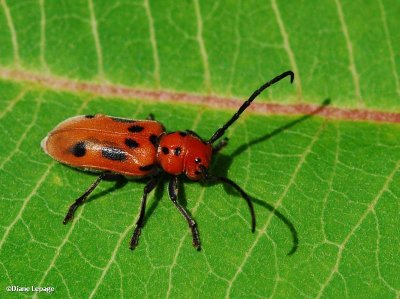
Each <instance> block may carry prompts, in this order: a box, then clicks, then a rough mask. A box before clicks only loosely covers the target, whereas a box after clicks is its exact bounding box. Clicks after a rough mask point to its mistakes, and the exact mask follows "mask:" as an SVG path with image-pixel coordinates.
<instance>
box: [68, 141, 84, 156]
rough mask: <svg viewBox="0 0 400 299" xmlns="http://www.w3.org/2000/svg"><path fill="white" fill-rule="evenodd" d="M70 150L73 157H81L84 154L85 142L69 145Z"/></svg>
mask: <svg viewBox="0 0 400 299" xmlns="http://www.w3.org/2000/svg"><path fill="white" fill-rule="evenodd" d="M70 151H71V153H72V154H73V155H74V156H75V157H83V156H84V155H85V154H86V145H85V142H83V141H81V142H78V143H77V144H75V145H73V146H72V147H71V149H70Z"/></svg>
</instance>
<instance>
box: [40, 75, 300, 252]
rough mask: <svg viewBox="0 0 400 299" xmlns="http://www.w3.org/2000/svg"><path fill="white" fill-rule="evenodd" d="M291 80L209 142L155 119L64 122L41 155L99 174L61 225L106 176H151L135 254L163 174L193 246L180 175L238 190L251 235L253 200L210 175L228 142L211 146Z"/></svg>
mask: <svg viewBox="0 0 400 299" xmlns="http://www.w3.org/2000/svg"><path fill="white" fill-rule="evenodd" d="M287 76H290V82H291V83H292V82H293V79H294V74H293V72H292V71H286V72H284V73H282V74H281V75H279V76H277V77H275V78H274V79H272V80H271V81H268V82H266V83H265V84H263V85H262V86H261V87H260V88H259V89H257V90H256V91H254V93H253V94H252V95H251V96H250V97H249V99H248V100H247V101H245V102H244V103H243V104H242V106H241V107H240V108H239V110H238V111H237V112H236V113H235V114H234V115H233V116H232V117H231V119H230V120H229V121H228V122H227V123H225V124H224V125H223V126H222V127H220V128H219V129H218V130H217V131H216V132H215V133H214V135H213V136H212V137H211V138H210V139H209V140H207V141H206V140H203V139H202V138H201V137H199V136H198V135H197V134H196V133H194V132H192V131H189V130H187V131H180V132H172V133H166V132H165V128H164V126H163V125H162V124H161V123H159V122H157V121H154V120H153V118H152V117H151V118H150V119H148V120H131V119H126V118H118V117H110V116H105V115H101V114H97V115H86V116H75V117H72V118H69V119H67V120H65V121H63V122H61V123H60V124H59V125H58V126H56V127H55V128H54V129H53V131H51V132H50V133H49V134H48V135H47V136H46V137H45V138H44V139H43V140H42V142H41V146H42V148H43V150H44V151H45V152H46V153H47V154H48V155H50V156H51V157H52V158H53V159H55V160H57V161H59V162H61V163H64V164H67V165H69V166H73V167H77V168H81V169H84V170H89V171H97V172H99V171H100V172H101V174H100V175H99V177H98V178H97V179H96V181H95V182H94V183H93V184H92V185H91V186H90V187H89V189H87V190H86V192H85V193H84V194H83V195H82V196H80V197H79V198H78V199H77V200H76V201H75V202H74V203H73V204H72V205H71V206H70V208H69V210H68V213H67V215H66V216H65V218H64V221H63V223H64V224H67V223H68V221H70V220H71V219H72V218H73V216H74V213H75V211H76V209H77V208H78V207H79V206H80V205H81V204H82V203H83V202H84V201H85V199H86V198H87V197H88V196H89V194H90V193H92V191H93V190H94V189H95V188H96V187H97V185H98V184H99V183H100V181H101V180H103V179H104V178H106V177H107V176H108V175H110V174H118V175H124V176H127V177H133V178H139V177H147V176H149V177H150V180H149V182H148V183H147V184H146V186H145V187H144V193H143V197H142V201H141V208H140V213H139V216H138V219H137V221H136V227H135V229H134V232H133V236H132V239H131V241H130V248H131V249H135V247H136V246H137V245H138V241H139V236H140V233H141V230H142V228H143V225H144V215H145V208H146V200H147V195H148V194H149V193H150V192H151V191H152V190H153V189H154V188H155V187H156V186H157V184H158V183H159V181H160V177H161V174H162V173H164V172H165V173H167V174H169V175H171V176H172V177H171V180H170V182H169V188H168V192H169V197H170V199H171V200H172V202H173V204H174V205H175V207H176V208H177V209H178V210H179V212H180V213H181V214H182V216H183V217H184V218H185V219H186V221H187V223H188V224H189V227H190V229H191V231H192V237H193V246H194V247H195V248H196V249H197V250H199V249H200V237H199V232H198V230H197V225H196V222H195V221H194V220H193V219H192V218H191V217H190V215H189V214H188V212H187V211H186V210H185V208H184V207H183V206H182V205H181V204H179V202H178V200H177V199H178V181H179V175H182V174H184V175H185V176H186V177H188V178H189V179H190V180H193V181H198V180H200V179H203V180H204V181H206V182H209V181H212V182H220V183H225V184H228V185H230V186H231V187H233V188H234V189H236V190H237V191H238V192H239V193H240V195H241V196H242V197H243V199H244V200H246V202H247V205H248V206H249V209H250V213H251V230H252V232H254V231H255V227H256V217H255V213H254V208H253V204H252V202H251V199H250V196H249V195H248V194H247V193H246V192H245V191H244V190H243V189H242V188H241V187H239V185H237V184H236V183H235V182H233V181H232V180H230V179H228V178H226V177H219V176H213V175H211V174H210V173H209V172H208V169H209V166H210V161H211V157H212V155H213V154H215V153H217V152H219V150H221V148H223V147H224V146H225V145H226V144H227V139H226V138H225V139H222V140H221V141H220V142H219V143H218V144H217V145H215V146H214V147H213V143H214V142H215V141H217V140H218V139H220V138H221V137H222V136H223V135H224V133H225V131H226V130H227V129H228V128H229V127H230V126H231V125H232V124H233V123H234V122H235V121H236V120H237V119H238V118H239V116H240V115H241V114H242V113H243V111H244V110H246V108H247V107H249V105H250V104H251V102H252V101H253V100H254V99H255V98H256V97H257V96H258V95H259V94H260V93H261V92H262V91H264V90H265V89H266V88H268V87H269V86H271V85H272V84H275V83H276V82H278V81H280V80H282V79H283V78H285V77H287ZM282 217H283V216H282ZM286 221H287V220H284V222H286Z"/></svg>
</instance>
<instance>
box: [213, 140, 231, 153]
mask: <svg viewBox="0 0 400 299" xmlns="http://www.w3.org/2000/svg"><path fill="white" fill-rule="evenodd" d="M228 140H229V139H228V138H227V137H225V138H224V139H222V140H221V141H220V142H218V144H217V145H216V146H214V147H213V154H216V153H218V152H219V151H220V150H222V149H223V148H224V147H225V146H227V145H228Z"/></svg>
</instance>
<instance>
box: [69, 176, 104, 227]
mask: <svg viewBox="0 0 400 299" xmlns="http://www.w3.org/2000/svg"><path fill="white" fill-rule="evenodd" d="M106 176H107V173H105V172H103V173H102V174H100V175H99V177H98V178H97V179H96V181H95V182H94V183H93V184H92V185H91V186H90V187H89V189H87V190H86V192H85V193H83V194H82V196H81V197H79V198H78V199H77V200H75V202H74V203H73V204H72V205H71V206H70V207H69V210H68V213H67V215H66V216H65V218H64V221H63V223H64V224H67V223H68V221H70V220H71V219H72V218H74V214H75V211H76V209H77V208H78V207H79V206H80V205H81V204H82V203H83V202H84V201H85V199H86V198H87V197H88V196H89V195H90V193H92V192H93V190H94V189H95V188H96V187H97V185H98V184H99V183H100V181H101V180H102V179H104V178H105V177H106Z"/></svg>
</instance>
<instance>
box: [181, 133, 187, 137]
mask: <svg viewBox="0 0 400 299" xmlns="http://www.w3.org/2000/svg"><path fill="white" fill-rule="evenodd" d="M179 135H181V136H182V137H185V136H186V135H187V133H186V132H179Z"/></svg>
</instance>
